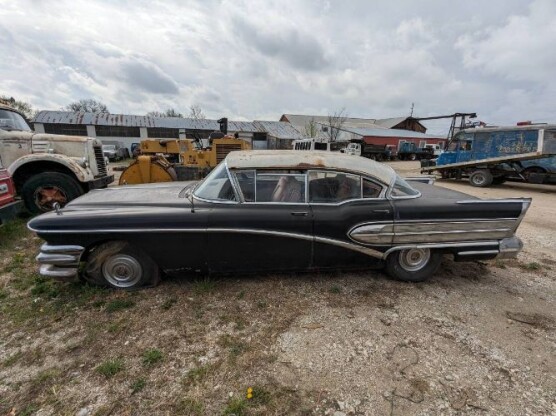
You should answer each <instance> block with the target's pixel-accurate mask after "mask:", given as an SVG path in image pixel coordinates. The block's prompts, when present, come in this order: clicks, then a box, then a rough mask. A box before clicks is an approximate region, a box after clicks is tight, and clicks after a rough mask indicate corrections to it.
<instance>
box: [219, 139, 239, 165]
mask: <svg viewBox="0 0 556 416" xmlns="http://www.w3.org/2000/svg"><path fill="white" fill-rule="evenodd" d="M235 150H241V144H232V143H230V144H217V145H216V163H220V162H222V161H223V160H224V159H225V158H226V156H227V155H228V153H230V152H233V151H235Z"/></svg>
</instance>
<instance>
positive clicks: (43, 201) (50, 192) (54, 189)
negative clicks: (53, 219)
mask: <svg viewBox="0 0 556 416" xmlns="http://www.w3.org/2000/svg"><path fill="white" fill-rule="evenodd" d="M81 195H83V189H82V188H81V186H80V185H79V183H78V182H77V181H76V180H75V179H73V178H72V177H71V176H69V175H67V174H65V173H59V172H43V173H41V174H38V175H34V176H31V177H30V178H29V179H27V180H26V181H25V183H24V184H23V186H22V188H21V196H22V198H23V201H24V202H25V207H26V208H27V210H28V211H29V212H30V213H31V214H40V213H41V212H47V211H51V210H52V209H54V204H55V203H56V202H57V203H59V204H60V206H64V205H66V204H67V203H68V202H70V201H71V200H72V199H75V198H77V197H79V196H81Z"/></svg>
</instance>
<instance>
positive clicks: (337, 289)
mask: <svg viewBox="0 0 556 416" xmlns="http://www.w3.org/2000/svg"><path fill="white" fill-rule="evenodd" d="M329 292H330V293H334V294H339V293H342V288H341V287H340V286H332V287H331V288H330V289H329Z"/></svg>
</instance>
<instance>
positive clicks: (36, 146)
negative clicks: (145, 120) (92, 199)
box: [0, 103, 114, 214]
mask: <svg viewBox="0 0 556 416" xmlns="http://www.w3.org/2000/svg"><path fill="white" fill-rule="evenodd" d="M0 159H1V160H2V164H3V166H5V167H6V168H7V170H8V173H9V174H10V175H11V177H12V179H13V182H14V184H15V189H16V192H17V193H18V194H19V196H20V197H21V198H22V200H23V202H24V204H25V207H26V208H27V209H28V210H29V211H30V212H31V213H34V214H35V213H39V212H45V211H49V210H51V209H53V207H54V205H55V204H56V203H58V204H59V205H60V206H64V205H65V204H66V203H68V202H69V201H71V200H72V199H75V198H77V197H78V196H80V195H82V194H83V193H85V192H88V191H89V190H91V189H95V188H104V187H106V186H107V185H108V184H110V183H111V182H113V181H114V176H113V175H109V174H108V171H107V167H106V163H105V160H104V156H103V152H102V143H101V142H100V141H99V140H97V139H93V138H90V137H81V136H65V135H55V134H37V133H35V132H34V131H33V130H32V129H31V127H30V126H29V124H27V121H26V120H25V118H24V116H23V114H21V113H19V112H18V111H16V110H15V109H13V108H11V107H10V106H9V105H6V104H3V103H0Z"/></svg>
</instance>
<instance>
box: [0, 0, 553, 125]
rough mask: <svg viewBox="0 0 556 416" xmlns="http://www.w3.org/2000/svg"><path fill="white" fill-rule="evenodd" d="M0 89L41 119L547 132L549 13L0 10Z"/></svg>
mask: <svg viewBox="0 0 556 416" xmlns="http://www.w3.org/2000/svg"><path fill="white" fill-rule="evenodd" d="M0 80H1V83H0V94H6V95H9V96H14V97H16V98H18V99H22V100H25V101H28V102H30V103H32V104H33V105H34V106H35V107H37V108H39V109H49V110H57V109H60V108H61V107H63V106H65V105H66V104H68V103H70V102H72V101H74V100H77V99H81V98H89V97H93V98H96V99H98V100H101V101H103V102H104V103H106V104H107V105H108V108H109V109H110V111H111V112H113V113H124V114H145V113H146V112H148V111H151V110H164V109H166V108H168V107H174V108H176V109H178V110H179V111H181V112H184V113H186V112H188V108H189V106H190V105H192V104H197V105H200V106H201V108H202V109H203V110H204V112H205V113H206V114H207V116H209V117H222V116H228V117H230V118H232V119H237V120H240V119H245V120H251V119H268V120H277V119H278V118H279V117H280V115H281V114H283V113H299V114H322V115H326V114H328V113H331V112H334V111H335V110H337V109H339V108H342V107H345V108H346V110H347V112H348V113H349V115H350V116H353V117H372V118H381V117H395V116H403V115H409V111H410V107H411V103H415V111H414V115H416V116H427V115H436V114H449V113H452V112H455V111H475V112H477V113H478V114H479V119H481V120H484V121H486V122H489V123H494V124H505V123H511V124H513V123H515V122H516V121H519V120H533V121H556V106H555V104H556V1H553V0H532V1H526V0H488V1H485V0H481V1H473V0H472V1H465V2H454V1H444V0H435V1H433V0H420V1H413V0H386V1H380V0H376V1H372V0H342V1H334V0H307V1H301V0H283V1H263V0H253V1H247V0H245V1H242V0H221V1H217V0H204V1H177V0H176V1H153V0H149V1H143V0H129V1H115V0H110V1H93V0H86V1H81V0H71V1H64V0H56V1H48V0H40V1H39V0H35V1H26V0H17V1H14V0H0ZM431 127H433V128H434V127H435V126H431ZM436 128H438V127H436Z"/></svg>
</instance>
